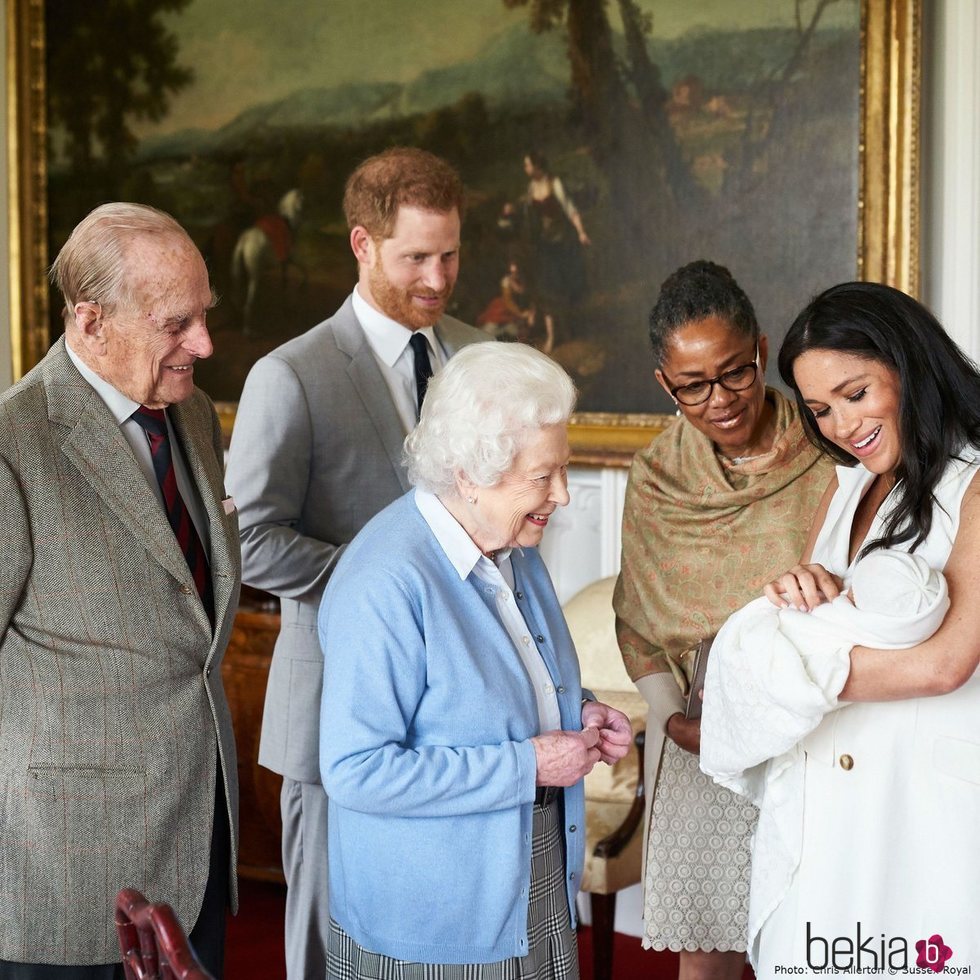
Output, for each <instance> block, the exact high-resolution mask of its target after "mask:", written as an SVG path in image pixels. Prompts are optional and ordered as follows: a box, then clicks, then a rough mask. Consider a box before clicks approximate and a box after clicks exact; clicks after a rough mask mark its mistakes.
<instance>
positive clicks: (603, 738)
mask: <svg viewBox="0 0 980 980" xmlns="http://www.w3.org/2000/svg"><path fill="white" fill-rule="evenodd" d="M582 728H583V729H587V728H597V729H598V730H599V742H598V749H599V757H600V759H602V761H603V762H605V763H606V765H607V766H611V765H614V764H615V763H616V762H618V761H619V760H620V759H622V758H623V756H624V755H626V753H627V752H629V750H630V742H632V741H633V726H632V725H630V720H629V718H627V717H626V715H624V714H623V713H622V711H618V710H617V709H616V708H612V707H610V706H609V705H608V704H603V703H602V702H601V701H586V702H585V704H583V705H582Z"/></svg>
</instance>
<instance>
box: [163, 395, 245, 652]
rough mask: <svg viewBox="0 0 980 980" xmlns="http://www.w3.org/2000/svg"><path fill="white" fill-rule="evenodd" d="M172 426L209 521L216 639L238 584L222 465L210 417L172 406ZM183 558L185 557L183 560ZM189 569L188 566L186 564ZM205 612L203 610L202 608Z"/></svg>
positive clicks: (169, 412) (182, 406)
mask: <svg viewBox="0 0 980 980" xmlns="http://www.w3.org/2000/svg"><path fill="white" fill-rule="evenodd" d="M168 414H169V415H170V420H171V423H172V424H173V427H174V430H175V432H176V434H177V438H178V439H179V440H180V448H181V449H182V450H183V453H184V460H185V462H186V463H187V468H188V470H189V471H190V476H191V479H192V480H193V481H194V485H195V486H196V487H197V491H198V494H199V496H200V498H201V504H202V506H203V507H204V512H205V514H206V515H207V520H208V538H209V542H210V546H211V549H210V568H211V589H212V594H213V596H214V622H215V635H217V634H218V633H219V632H220V629H219V627H220V624H221V623H222V622H224V619H225V616H226V615H227V614H228V607H229V604H230V602H231V598H232V593H233V591H234V589H235V584H236V582H237V562H236V557H235V556H236V552H235V551H234V550H233V549H234V548H235V547H236V546H237V538H236V540H235V542H234V544H233V542H232V533H230V531H229V528H228V523H227V517H226V515H225V513H224V510H223V505H222V503H221V500H222V497H223V496H224V479H223V476H222V472H221V464H220V463H219V462H218V459H217V457H216V456H215V451H214V448H213V445H214V444H213V437H212V433H211V431H210V429H209V425H208V423H209V422H210V416H209V415H208V414H207V413H205V412H201V411H199V410H196V411H195V410H192V409H189V408H188V405H187V403H182V404H177V405H172V406H171V407H170V409H169V411H168ZM182 558H183V556H182ZM184 565H185V568H186V562H185V563H184ZM202 608H203V607H202Z"/></svg>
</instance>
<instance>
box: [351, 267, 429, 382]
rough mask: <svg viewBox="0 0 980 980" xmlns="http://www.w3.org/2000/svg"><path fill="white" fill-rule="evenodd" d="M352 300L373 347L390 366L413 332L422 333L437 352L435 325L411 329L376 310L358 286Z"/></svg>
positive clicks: (359, 320) (355, 312) (401, 351)
mask: <svg viewBox="0 0 980 980" xmlns="http://www.w3.org/2000/svg"><path fill="white" fill-rule="evenodd" d="M351 301H352V302H353V304H354V315H355V316H356V317H357V319H358V322H359V323H360V324H361V326H362V327H363V328H364V333H365V334H367V338H368V342H369V343H370V344H371V349H372V350H373V351H374V352H375V354H377V355H378V357H380V358H381V360H382V361H384V363H385V364H387V365H388V367H392V366H394V363H395V361H397V360H398V358H399V357H401V356H402V353H403V352H404V350H405V348H406V347H407V346H408V342H409V340H411V338H412V334H413V333H420V334H422V336H424V337H425V338H426V339H427V340H428V342H429V348H430V350H432V352H433V353H435V352H436V351H437V350H438V349H439V348H438V347H437V346H436V331H435V327H422V328H421V329H420V330H409V329H408V327H406V326H403V325H402V324H400V323H399V322H398V321H397V320H392V319H391V317H389V316H385V315H384V313H381V312H380V311H379V310H376V309H375V308H374V307H373V306H372V305H371V304H370V303H369V302H368V301H367V300H366V299H365V298H364V297H363V296H362V295H361V292H360V288H359V287H358V286H355V287H354V292H353V293H352V294H351Z"/></svg>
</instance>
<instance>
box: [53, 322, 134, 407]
mask: <svg viewBox="0 0 980 980" xmlns="http://www.w3.org/2000/svg"><path fill="white" fill-rule="evenodd" d="M65 350H66V351H68V356H69V357H70V358H71V362H72V364H74V365H75V367H76V368H78V373H79V374H80V375H81V376H82V377H83V378H84V379H85V380H86V381H87V382H88V383H89V384H90V385H91V386H92V387H93V388H94V389H95V391H96V394H97V395H98V396H99V397H100V398H101V399H102V400H103V401H104V402H105V404H106V408H108V409H109V411H110V412H111V413H112V417H113V418H114V419H115V420H116V422H117V423H118V424H119V425H122V424H123V422H125V421H127V420H128V419H129V417H130V416H131V415H132V414H133V412H135V411H136V409H138V408H139V407H140V405H139V402H134V401H133V399H132V398H129V397H127V396H126V395H124V394H123V393H122V392H121V391H119V390H118V389H117V388H113V386H112V385H111V384H109V382H108V381H106V379H105V378H103V377H101V376H99V375H98V374H96V373H95V372H94V371H93V370H92V369H91V368H90V367H89V366H88V365H87V364H86V363H85V362H84V361H83V360H82V359H81V358H80V357H79V356H78V354H76V353H75V352H74V351H73V350H72V349H71V345H70V344H69V343H68V339H67V338H65Z"/></svg>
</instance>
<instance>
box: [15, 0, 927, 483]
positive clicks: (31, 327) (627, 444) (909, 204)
mask: <svg viewBox="0 0 980 980" xmlns="http://www.w3.org/2000/svg"><path fill="white" fill-rule="evenodd" d="M921 53H922V0H861V93H860V95H861V131H860V136H859V177H858V188H859V190H858V234H857V263H856V265H857V277H858V278H861V279H868V280H877V281H880V282H886V283H889V284H891V285H893V286H897V287H898V288H899V289H903V290H905V291H906V292H908V293H911V294H912V295H917V294H918V291H919V287H920V273H919V197H920V190H919V161H920V146H919V141H920V130H919V120H920V107H921V63H922V62H921ZM7 89H8V91H7V96H8V97H7V148H8V157H9V160H10V161H11V166H10V168H9V170H10V177H9V181H10V183H9V198H10V209H9V222H10V225H9V233H10V273H9V277H10V297H11V316H10V324H11V327H10V329H11V341H12V348H13V352H14V364H13V368H14V377H15V378H19V377H21V376H22V375H23V374H25V373H26V372H27V371H28V370H30V368H31V367H33V365H34V364H36V363H37V362H38V361H39V360H40V359H41V357H42V356H43V355H44V352H45V351H46V350H47V347H48V344H49V342H50V339H49V336H48V289H47V281H46V278H45V274H46V269H47V258H48V257H47V194H46V178H47V160H46V155H45V144H46V139H45V135H46V128H45V99H44V0H7ZM234 409H235V406H234V403H222V404H221V405H220V414H221V420H222V427H223V429H224V430H225V434H226V436H227V435H228V434H229V433H230V428H231V424H232V423H233V421H234ZM669 421H670V416H668V415H627V414H616V413H610V412H593V413H578V414H577V415H576V416H575V417H574V419H573V422H572V425H571V426H570V428H569V436H570V441H571V444H572V453H573V457H572V458H573V461H574V462H575V463H577V464H581V465H591V466H628V465H629V462H630V460H631V458H632V456H633V454H634V453H635V452H636V450H637V449H640V448H642V447H643V446H645V445H647V444H648V443H649V441H650V440H651V439H652V438H653V437H654V436H655V435H657V434H658V433H660V432H662V431H663V429H664V428H665V426H666V425H667V423H668V422H669Z"/></svg>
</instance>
